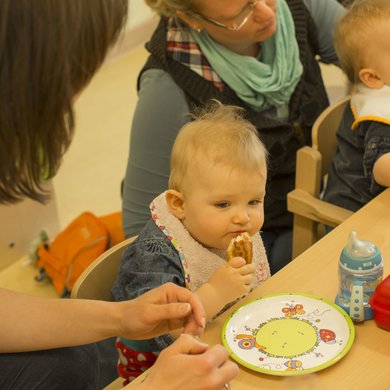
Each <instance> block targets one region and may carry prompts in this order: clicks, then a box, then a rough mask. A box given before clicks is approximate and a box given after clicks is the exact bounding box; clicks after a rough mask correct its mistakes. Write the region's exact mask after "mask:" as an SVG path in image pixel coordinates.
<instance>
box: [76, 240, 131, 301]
mask: <svg viewBox="0 0 390 390" xmlns="http://www.w3.org/2000/svg"><path fill="white" fill-rule="evenodd" d="M136 238H137V237H136V236H135V237H131V238H128V239H127V240H124V241H123V242H121V243H119V244H117V245H115V246H113V247H112V248H110V249H108V250H107V251H106V252H104V253H103V254H102V255H101V256H99V257H98V258H97V259H96V260H95V261H94V262H93V263H91V264H90V265H89V267H88V268H86V269H85V270H84V272H83V273H82V274H81V275H80V277H79V278H78V279H77V281H76V283H75V285H74V286H73V289H72V293H71V297H72V298H79V299H98V300H102V301H112V300H113V297H112V294H111V287H112V284H113V283H114V280H115V278H116V275H117V272H118V269H119V265H120V262H121V258H122V254H123V252H124V251H125V249H126V248H127V246H128V245H129V244H130V243H132V242H133V241H134V240H135V239H136Z"/></svg>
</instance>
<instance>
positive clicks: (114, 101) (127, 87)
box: [0, 45, 346, 297]
mask: <svg viewBox="0 0 390 390" xmlns="http://www.w3.org/2000/svg"><path fill="white" fill-rule="evenodd" d="M145 58H146V51H145V49H144V47H143V45H141V46H137V47H136V48H135V49H132V50H131V51H130V52H128V53H126V54H124V55H120V56H116V57H114V58H110V60H108V61H107V62H106V63H105V64H104V66H103V67H102V68H101V69H100V71H99V72H98V73H97V75H96V76H95V78H94V79H93V80H92V82H91V83H90V85H89V86H88V87H87V88H86V89H85V90H84V91H83V93H82V94H81V95H80V97H79V98H78V100H77V102H76V105H75V111H76V122H77V128H76V135H75V138H74V141H73V143H72V145H71V147H70V149H69V151H68V153H67V154H66V155H65V158H64V162H63V165H62V167H61V169H60V171H59V173H58V174H57V176H56V177H55V179H54V181H53V185H54V190H55V199H56V205H57V211H58V218H59V226H60V228H61V229H62V228H64V227H65V226H66V225H67V224H68V223H69V222H70V221H71V220H73V219H74V218H75V217H76V216H77V215H79V214H80V213H81V212H83V211H92V212H93V213H95V214H96V215H98V216H100V215H104V214H107V213H111V212H114V211H118V210H120V207H121V198H120V183H121V180H122V178H123V176H124V173H125V167H126V160H127V153H128V144H129V134H130V131H129V129H130V122H131V118H132V115H133V111H134V102H135V101H136V77H137V74H138V71H139V69H141V67H142V65H143V62H144V60H145ZM322 70H323V74H324V78H325V80H326V85H327V88H328V92H329V95H330V98H331V100H332V101H335V100H337V99H339V98H342V97H343V96H344V95H345V93H346V82H345V78H344V77H343V75H342V74H341V72H340V70H339V69H337V68H336V67H334V66H331V65H324V66H322ZM35 275H37V269H36V267H35V265H34V264H32V263H30V262H29V261H27V260H26V258H23V259H20V260H19V261H16V262H14V263H13V264H12V265H11V266H9V267H7V268H6V269H4V270H3V271H1V272H0V287H5V288H9V289H12V290H16V291H21V292H25V293H30V294H35V295H40V296H50V297H55V296H56V293H55V291H54V289H53V287H52V286H51V285H50V283H44V284H39V283H37V282H36V281H35V280H34V277H35Z"/></svg>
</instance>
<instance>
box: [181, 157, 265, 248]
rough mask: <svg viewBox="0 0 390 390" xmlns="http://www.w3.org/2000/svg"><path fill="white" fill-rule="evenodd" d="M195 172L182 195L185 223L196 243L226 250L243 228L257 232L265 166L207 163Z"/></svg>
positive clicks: (251, 232) (261, 216) (262, 198)
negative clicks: (232, 166)
mask: <svg viewBox="0 0 390 390" xmlns="http://www.w3.org/2000/svg"><path fill="white" fill-rule="evenodd" d="M201 172H202V173H199V174H198V175H194V178H193V179H192V180H191V185H188V187H189V188H187V191H186V192H185V194H184V214H185V217H184V218H183V219H182V222H183V224H184V226H185V227H186V228H187V230H188V231H189V233H190V234H191V235H192V237H193V238H195V239H196V240H197V241H198V242H200V243H201V244H203V245H204V246H205V247H209V248H219V249H226V248H227V247H228V245H229V242H230V240H231V239H232V238H233V237H235V236H237V235H238V234H240V233H241V232H243V231H246V232H248V233H249V234H250V235H251V236H253V235H254V234H256V233H257V232H258V231H259V230H260V228H261V226H262V225H263V222H264V196H265V184H266V177H267V174H266V168H265V166H264V170H263V171H261V172H255V173H253V172H245V171H242V170H238V169H235V170H227V169H226V168H224V167H220V166H215V165H212V164H210V163H209V162H204V163H202V170H201Z"/></svg>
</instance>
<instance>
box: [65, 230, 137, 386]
mask: <svg viewBox="0 0 390 390" xmlns="http://www.w3.org/2000/svg"><path fill="white" fill-rule="evenodd" d="M136 238H137V237H136V236H135V237H131V238H129V239H127V240H124V241H122V242H121V243H119V244H117V245H115V246H113V247H112V248H110V249H108V250H107V251H106V252H104V253H103V254H102V255H100V256H99V257H98V258H97V259H96V260H95V261H94V262H93V263H91V264H90V265H89V267H88V268H87V269H86V270H85V271H84V272H83V273H82V274H81V275H80V277H79V278H78V279H77V281H76V283H75V285H74V286H73V289H72V293H71V297H72V298H78V299H98V300H102V301H112V300H113V296H112V294H111V286H112V284H113V283H114V280H115V277H116V274H117V272H118V269H119V265H120V262H121V258H122V254H123V252H124V251H125V249H126V248H127V246H128V245H129V244H130V243H132V242H133V241H134V240H135V239H136ZM122 382H123V378H117V379H116V380H115V381H113V382H111V383H110V384H109V385H108V386H106V387H105V388H104V389H103V390H117V389H121V388H122Z"/></svg>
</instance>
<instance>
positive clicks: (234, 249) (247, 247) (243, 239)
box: [226, 232, 253, 264]
mask: <svg viewBox="0 0 390 390" xmlns="http://www.w3.org/2000/svg"><path fill="white" fill-rule="evenodd" d="M233 257H242V258H244V259H245V261H246V263H247V264H251V263H252V257H253V249H252V240H251V237H250V235H249V234H248V233H247V232H243V233H241V234H240V235H239V236H237V237H235V238H233V239H232V240H231V241H230V244H229V246H228V248H227V251H226V258H227V261H230V260H231V259H232V258H233Z"/></svg>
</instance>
